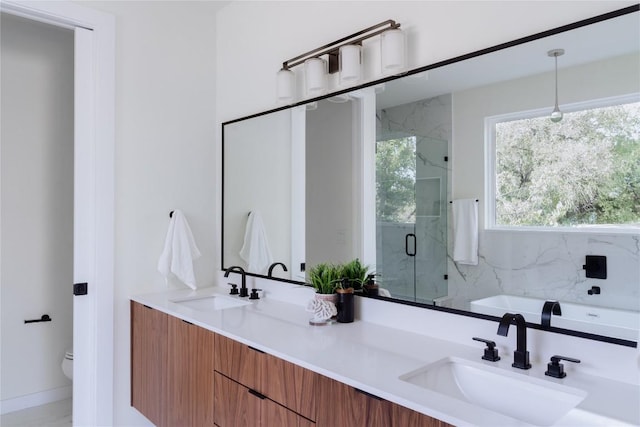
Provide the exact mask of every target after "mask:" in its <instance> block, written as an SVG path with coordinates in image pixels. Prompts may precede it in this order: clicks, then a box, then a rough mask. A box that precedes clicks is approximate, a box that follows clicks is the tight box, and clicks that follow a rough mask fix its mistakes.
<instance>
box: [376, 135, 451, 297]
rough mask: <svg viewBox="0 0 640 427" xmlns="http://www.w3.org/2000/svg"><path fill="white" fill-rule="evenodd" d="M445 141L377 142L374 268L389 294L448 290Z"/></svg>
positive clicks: (402, 137) (399, 137) (406, 139)
mask: <svg viewBox="0 0 640 427" xmlns="http://www.w3.org/2000/svg"><path fill="white" fill-rule="evenodd" d="M447 149H448V148H447V142H446V141H443V140H439V139H436V138H428V137H422V136H417V135H406V134H400V135H396V136H394V137H392V138H386V139H382V140H379V141H378V142H377V144H376V266H377V273H378V274H379V277H378V282H379V283H380V285H381V287H383V288H385V289H387V290H388V291H389V292H390V293H391V294H392V296H393V297H395V298H400V299H405V300H410V301H417V302H423V303H431V302H433V299H434V298H437V297H441V296H444V295H446V294H447V288H446V282H445V274H446V271H447V270H446V268H447V265H446V260H447V211H446V187H447V184H446V183H447Z"/></svg>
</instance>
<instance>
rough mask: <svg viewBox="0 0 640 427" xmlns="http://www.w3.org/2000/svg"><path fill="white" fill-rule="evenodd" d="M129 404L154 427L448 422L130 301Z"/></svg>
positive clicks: (430, 425) (432, 426)
mask: <svg viewBox="0 0 640 427" xmlns="http://www.w3.org/2000/svg"><path fill="white" fill-rule="evenodd" d="M131 336H132V340H131V343H132V346H131V370H132V380H131V405H132V406H133V407H134V408H136V409H138V410H139V411H140V412H141V413H142V414H144V415H145V416H146V417H147V418H148V419H149V420H150V421H151V422H153V423H154V424H155V425H157V426H165V425H167V426H177V425H180V426H189V425H192V426H211V425H217V426H220V427H223V426H238V425H246V426H257V425H280V426H299V427H307V426H311V425H316V424H317V425H325V426H338V425H344V426H376V425H379V426H406V425H412V426H425V427H441V426H442V427H444V426H447V425H448V424H447V423H444V422H441V421H439V420H437V419H435V418H431V417H428V416H426V415H423V414H420V413H418V412H415V411H412V410H410V409H407V408H404V407H402V406H400V405H397V404H394V403H392V402H389V401H387V400H384V399H382V398H380V397H377V396H375V395H372V394H370V393H367V392H365V391H362V390H360V389H357V388H354V387H352V386H349V385H347V384H344V383H341V382H339V381H336V380H334V379H331V378H329V377H326V376H323V375H320V374H318V373H316V372H314V371H312V370H309V369H305V368H303V367H301V366H299V365H296V364H293V363H291V362H288V361H286V360H284V359H282V358H279V357H276V356H274V355H272V354H269V353H268V352H267V351H264V350H261V349H259V348H257V347H254V346H251V345H248V344H246V343H244V342H241V341H238V340H236V339H233V338H229V337H226V336H225V335H223V334H221V333H216V332H213V331H211V330H209V329H207V328H204V327H201V326H198V325H195V324H194V323H192V322H190V321H189V320H186V319H184V318H180V317H176V316H174V315H172V314H168V313H167V312H164V311H162V310H160V309H155V308H152V307H151V306H149V305H145V304H142V303H140V302H136V301H131Z"/></svg>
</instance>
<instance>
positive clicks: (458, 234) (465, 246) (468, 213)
mask: <svg viewBox="0 0 640 427" xmlns="http://www.w3.org/2000/svg"><path fill="white" fill-rule="evenodd" d="M453 260H454V261H455V262H457V263H459V264H469V265H478V202H477V201H476V199H460V200H454V201H453Z"/></svg>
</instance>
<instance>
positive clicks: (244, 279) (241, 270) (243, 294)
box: [224, 265, 249, 297]
mask: <svg viewBox="0 0 640 427" xmlns="http://www.w3.org/2000/svg"><path fill="white" fill-rule="evenodd" d="M232 271H235V272H237V273H240V274H241V275H242V286H241V287H240V296H241V297H248V296H249V291H247V274H246V273H245V271H244V268H242V267H239V266H237V265H234V266H232V267H229V268H227V270H226V271H225V272H224V277H229V273H231V272H232Z"/></svg>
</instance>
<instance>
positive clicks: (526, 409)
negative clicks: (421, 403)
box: [400, 357, 587, 426]
mask: <svg viewBox="0 0 640 427" xmlns="http://www.w3.org/2000/svg"><path fill="white" fill-rule="evenodd" d="M400 379H401V380H403V381H406V382H409V383H411V384H415V385H417V386H419V387H423V388H426V389H429V390H432V391H435V392H437V393H441V394H445V395H447V396H450V397H453V398H456V399H459V400H462V401H465V402H468V403H471V404H473V405H476V406H480V407H482V408H485V409H488V410H491V411H494V412H498V413H501V414H503V415H507V416H509V417H512V418H516V419H518V420H520V421H524V422H526V423H530V424H536V425H541V426H550V425H552V424H554V423H555V422H556V421H558V420H559V419H560V418H562V417H563V416H564V415H566V414H567V412H569V411H570V410H571V409H573V408H575V407H576V405H578V404H579V403H580V402H582V400H584V398H585V397H586V396H587V393H586V392H584V391H582V390H579V389H575V388H572V387H567V386H563V385H561V384H557V383H555V382H553V381H550V380H543V379H538V378H532V377H529V376H526V374H520V373H516V372H510V371H508V370H504V369H498V368H494V367H491V366H486V365H484V364H482V363H478V362H472V361H469V360H465V359H459V358H456V357H447V358H445V359H441V360H439V361H437V362H434V363H432V364H430V365H427V366H425V367H423V368H420V369H417V370H415V371H412V372H409V373H406V374H404V375H402V376H400Z"/></svg>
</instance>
